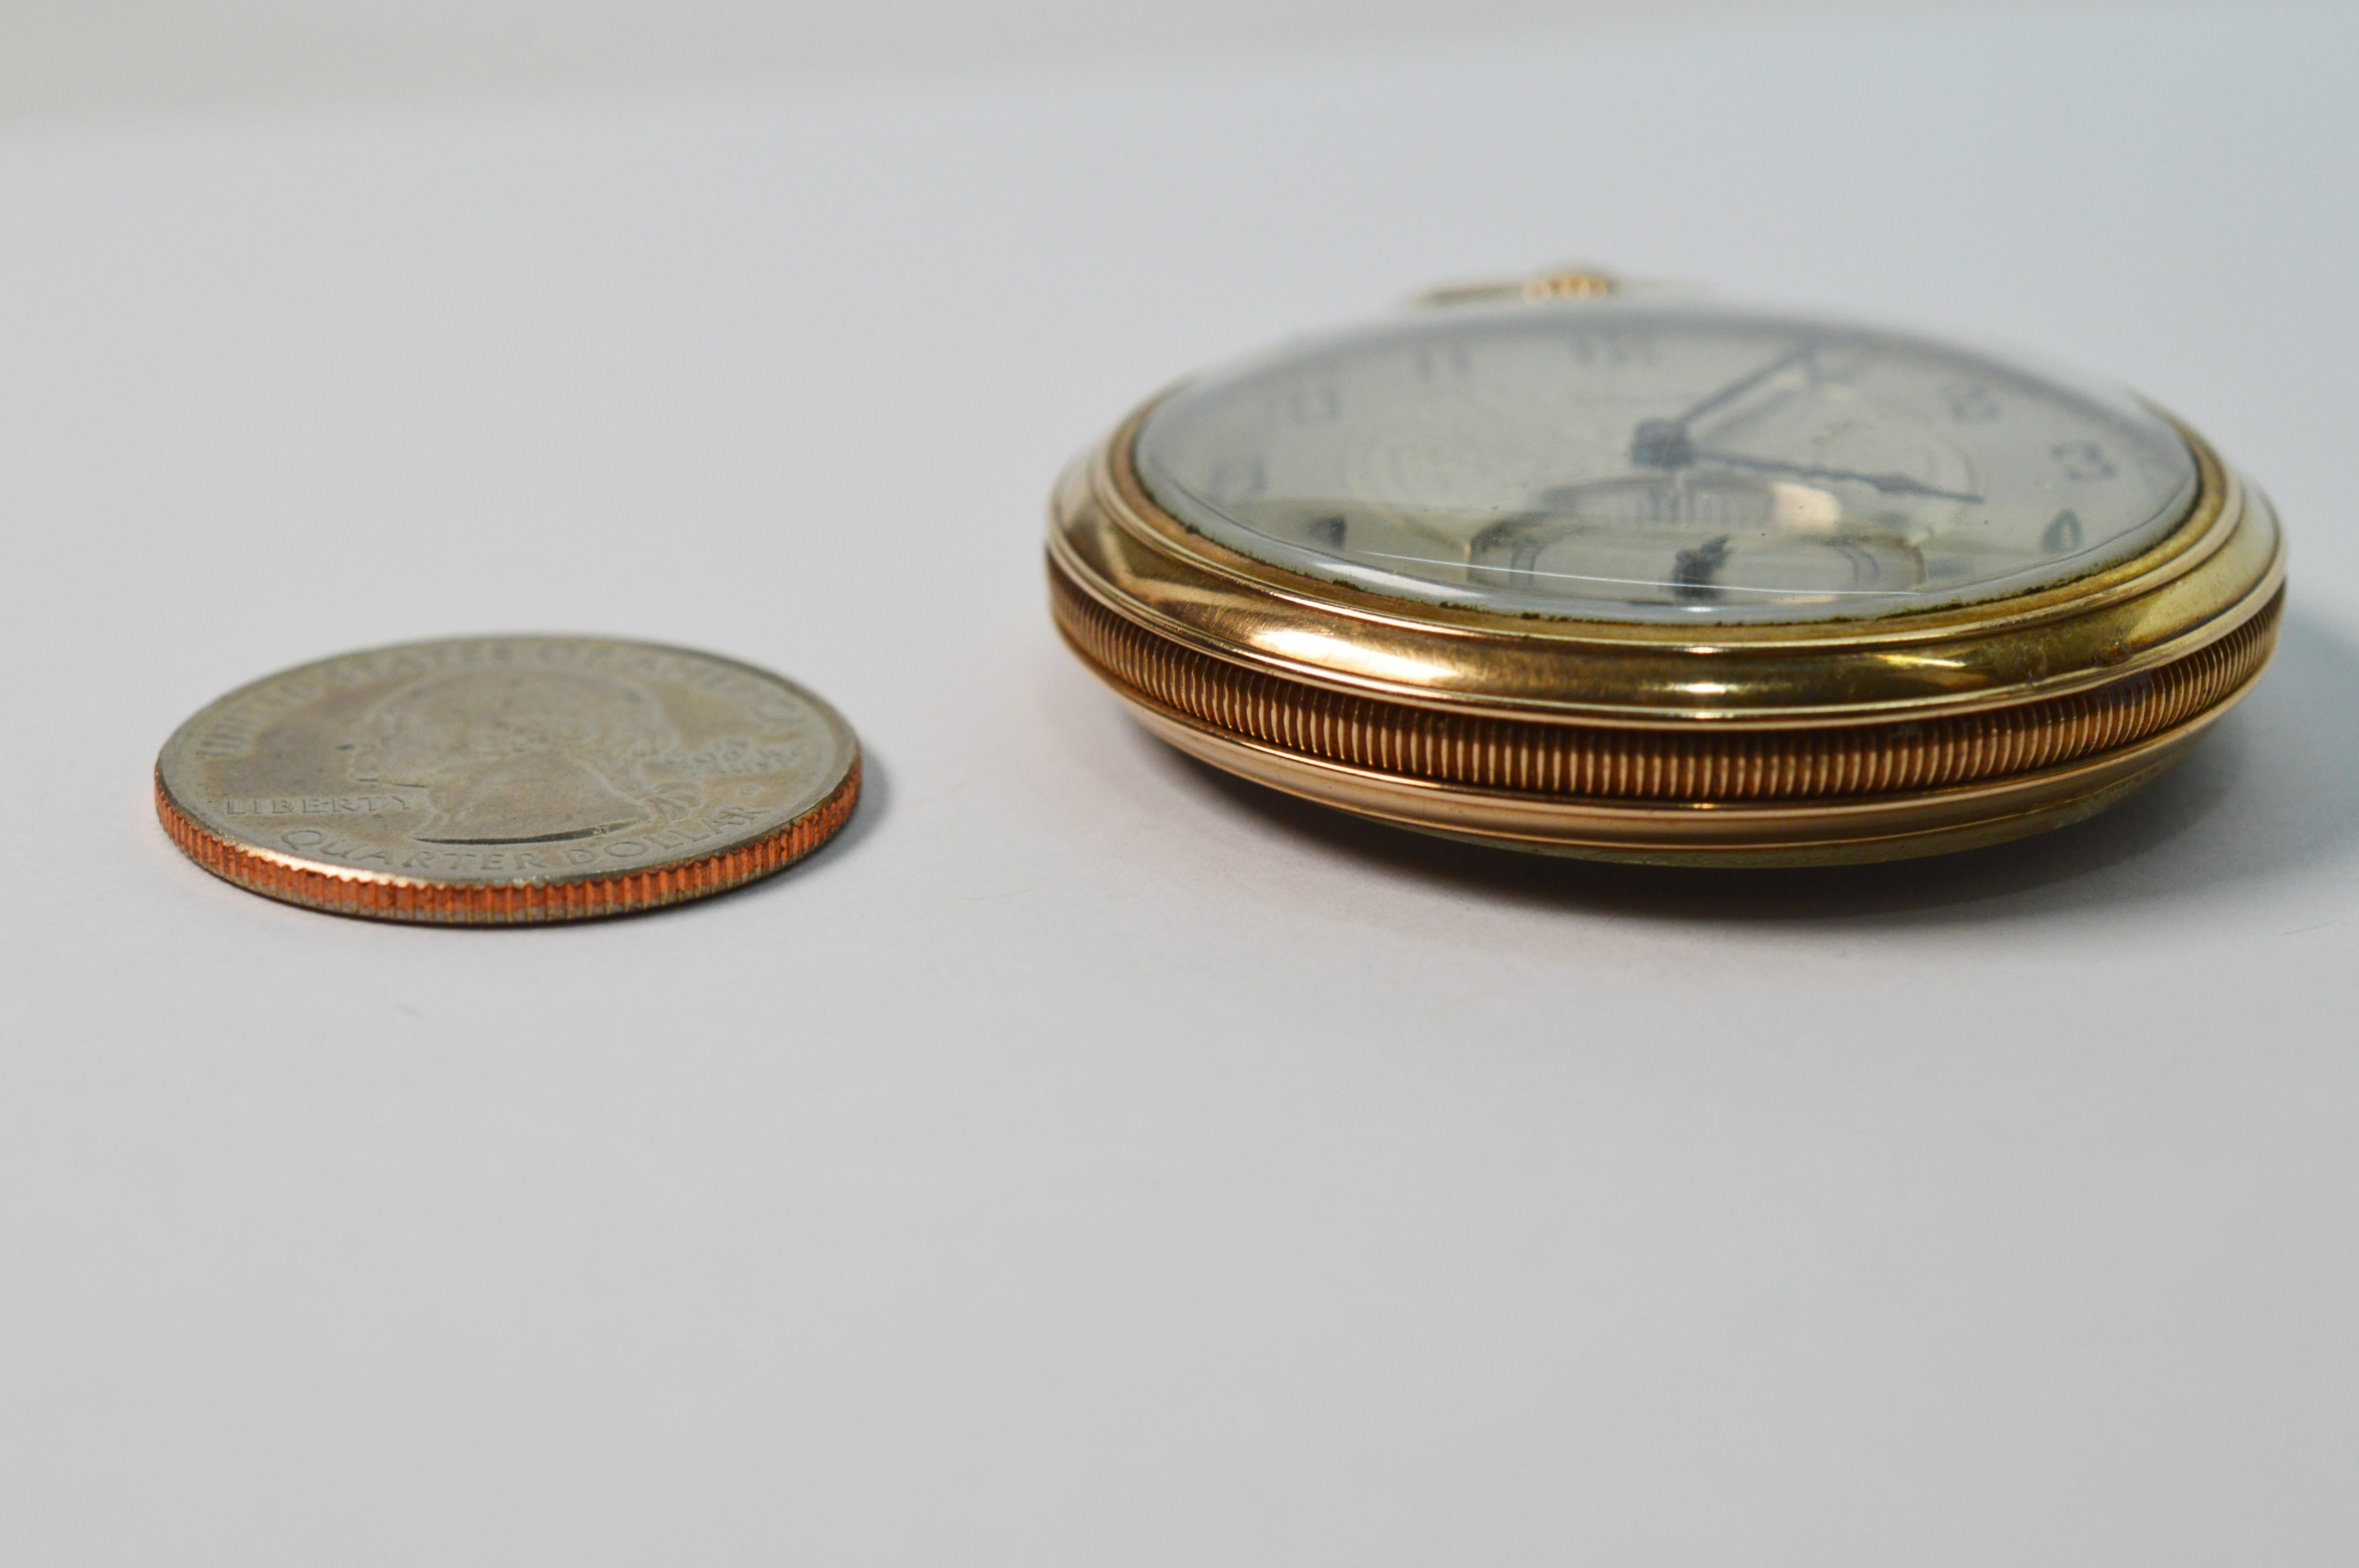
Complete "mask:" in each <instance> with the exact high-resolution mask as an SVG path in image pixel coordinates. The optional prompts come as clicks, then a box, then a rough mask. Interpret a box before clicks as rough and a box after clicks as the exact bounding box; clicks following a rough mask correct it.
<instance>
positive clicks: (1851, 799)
mask: <svg viewBox="0 0 2359 1568" xmlns="http://www.w3.org/2000/svg"><path fill="white" fill-rule="evenodd" d="M2284 576H2285V549H2284V545H2283V541H2282V538H2281V535H2280V534H2279V530H2278V526H2277V518H2276V516H2275V514H2274V513H2273V512H2272V511H2271V509H2270V507H2269V504H2268V503H2267V500H2266V499H2265V498H2264V497H2263V496H2262V495H2261V493H2260V492H2258V491H2257V490H2256V489H2255V488H2254V487H2253V486H2251V485H2250V484H2248V483H2246V482H2245V481H2243V480H2242V479H2240V478H2239V477H2238V476H2237V475H2236V474H2235V472H2234V470H2230V469H2229V468H2227V467H2226V466H2225V465H2224V464H2223V463H2222V461H2221V460H2219V458H2218V457H2217V456H2215V455H2214V454H2213V452H2212V449H2211V448H2210V447H2209V446H2208V445H2206V444H2205V443H2204V441H2203V439H2202V438H2201V437H2199V436H2197V435H2196V434H2195V433H2194V432H2193V431H2191V430H2190V429H2189V428H2187V427H2185V426H2184V425H2182V424H2180V423H2179V422H2178V421H2177V420H2175V419H2173V418H2172V417H2171V416H2169V415H2168V414H2165V413H2163V412H2162V411H2161V410H2159V409H2158V408H2156V407H2154V406H2152V405H2150V404H2147V403H2145V402H2143V401H2141V400H2139V399H2138V398H2136V397H2135V396H2133V395H2129V394H2127V393H2125V392H2122V391H2119V390H2116V389H2114V388H2113V387H2110V386H2108V385H2105V384H2102V383H2097V382H2093V381H2089V380H2086V379H2083V378H2082V377H2079V376H2076V375H2073V374H2071V373H2060V372H2057V371H2054V370H2050V369H2048V368H2046V367H2044V366H2040V365H2038V364H2036V363H2032V362H2025V361H2022V360H2020V359H2018V358H2017V357H2014V356H2012V355H2006V354H2000V353H1994V352H1991V351H1985V350H1982V349H1977V348H1967V347H1961V346H1957V345H1954V344H1951V343H1947V342H1943V341H1938V340H1936V339H1932V338H1928V337H1922V336H1919V335H1915V334H1912V333H1909V332H1905V331H1896V330H1886V329H1883V328H1877V327H1869V326H1863V325H1858V324H1854V323H1850V322H1845V321H1839V320H1829V319H1817V318H1814V317H1806V316H1799V315H1795V314H1792V313H1788V312H1782V311H1775V310H1767V309H1761V308H1749V307H1745V306H1740V305H1734V304H1724V303H1719V302H1714V301H1711V300H1708V299H1703V298H1699V297H1674V296H1665V295H1655V296H1649V295H1648V294H1647V293H1645V292H1643V291H1639V290H1625V289H1622V288H1619V287H1616V286H1615V285H1614V282H1613V281H1612V280H1611V279H1610V278H1608V277H1606V276H1603V275H1600V274H1596V273H1591V272H1585V271H1580V272H1564V273H1557V274H1551V275H1548V276H1542V277H1540V278H1538V279H1535V280H1533V281H1531V282H1528V283H1524V284H1519V285H1513V286H1504V287H1495V288H1468V289H1456V290H1447V291H1443V292H1441V293H1440V294H1437V295H1431V296H1428V297H1427V299H1426V300H1425V301H1424V302H1422V305H1421V308H1416V309H1412V310H1408V311H1405V312H1402V313H1400V314H1398V315H1396V316H1394V317H1392V318H1390V319H1381V320H1377V321H1375V322H1373V323H1369V324H1365V325H1361V326H1357V327H1353V328H1349V329H1346V330H1339V331H1332V332H1329V333H1326V334H1324V335H1321V336H1316V337H1310V338H1305V339H1302V340H1299V341H1293V342H1289V343H1287V344H1285V345H1283V346H1280V347H1278V348H1277V349H1275V350H1273V351H1268V352H1266V353H1263V354H1261V355H1259V356H1257V357H1255V358H1250V359H1247V360H1244V361H1242V362H1236V363H1234V364H1229V365H1226V366H1223V367H1221V368H1218V369H1214V370H1212V371H1209V372H1206V373H1201V374H1199V375H1197V376H1194V377H1192V378H1190V379H1189V380H1186V381H1183V382H1181V383H1180V384H1178V385H1177V386H1176V387H1173V388H1171V389H1170V390H1168V391H1166V392H1165V393H1163V394H1162V395H1158V396H1157V397H1155V398H1153V399H1152V400H1150V401H1149V402H1148V403H1147V405H1146V406H1144V407H1142V408H1140V409H1138V410H1137V411H1136V412H1135V413H1134V414H1132V415H1131V416H1129V417H1128V418H1127V419H1125V420H1124V421H1123V422H1122V424H1121V425H1120V426H1118V427H1116V428H1115V429H1114V432H1113V434H1112V435H1111V436H1109V437H1108V438H1106V439H1105V440H1104V441H1103V442H1102V443H1101V444H1099V445H1098V446H1097V447H1096V448H1095V449H1093V450H1092V451H1091V452H1089V453H1088V454H1086V455H1085V456H1084V457H1083V458H1082V460H1079V461H1077V462H1076V463H1075V464H1074V465H1073V466H1072V467H1071V469H1069V470H1067V472H1066V473H1065V475H1064V477H1063V478H1062V480H1061V481H1060V483H1059V485H1058V487H1057V490H1056V492H1055V497H1054V501H1053V503H1052V508H1051V517H1050V526H1049V584H1050V598H1051V604H1052V608H1053V611H1054V615H1055V618H1056V622H1057V625H1058V626H1059V628H1060V630H1061V631H1062V633H1064V636H1065V638H1066V640H1067V641H1068V642H1069V643H1071V646H1072V648H1073V650H1074V652H1075V653H1077V654H1079V655H1080V656H1081V658H1082V661H1083V662H1084V663H1085V664H1086V665H1088V666H1089V667H1090V669H1091V670H1092V671H1093V672H1094V673H1095V674H1096V675H1097V676H1099V677H1100V678H1101V679H1103V681H1104V682H1105V683H1106V684H1107V685H1108V686H1110V687H1113V688H1114V691H1115V693H1117V694H1118V695H1119V696H1120V697H1122V698H1123V700H1124V701H1125V702H1126V703H1127V704H1128V705H1129V707H1130V708H1131V709H1132V711H1133V712H1134V713H1135V714H1136V717H1137V718H1138V719H1140V720H1141V721H1143V722H1144V723H1145V724H1146V726H1147V728H1148V729H1149V730H1152V731H1154V732H1155V733H1156V734H1157V735H1159V736H1161V737H1162V738H1163V739H1164V740H1166V741H1170V742H1171V743H1172V744H1174V745H1176V746H1178V747H1179V748H1180V749H1181V750H1182V751H1185V752H1190V754H1192V755H1194V756H1196V757H1199V758H1201V759H1202V760H1203V761H1205V762H1210V763H1212V765H1214V766H1216V767H1220V768H1224V769H1227V770H1229V771H1230V772H1232V773H1238V774H1241V775H1243V776H1244V777H1245V778H1248V779H1252V780H1255V781H1256V782H1258V783H1260V784H1266V785H1270V786H1273V787H1275V788H1277V789H1280V790H1285V791H1288V792H1290V793H1292V794H1294V795H1300V796H1303V797H1306V798H1308V799H1310V800H1314V801H1319V802H1322V803H1324V804H1326V805H1329V806H1337V807H1341V808H1343V810H1346V811H1351V812H1356V813H1358V814H1360V815H1362V816H1370V817H1375V818H1379V819H1381V820H1384V821H1386V822H1391V823H1396V824H1399V825H1401V826H1404V827H1412V828H1419V829H1423V830H1426V831H1429V832H1433V833H1440V834H1444V835H1448V836H1451V837H1453V838H1468V839H1474V840H1478V841H1481V842H1484V843H1490V844H1497V845H1505V846H1509V847H1514V848H1519V849H1534V850H1542V851H1547V852H1550V853H1556V854H1564V855H1575V856H1586V857H1593V858H1602V859H1609V860H1642V861H1658V862H1674V863H1689V864H1719V865H1780V864H1809V863H1829V862H1841V861H1856V860H1890V859H1897V858H1901V857H1905V856H1912V855H1925V854H1933V853H1939V852H1941V851H1945V850H1951V849H1968V848H1972V847H1974V846H1977V845H1983V844H1989V843H1995V842H1997V841H2000V840H2003V839H2007V838H2017V837H2019V836H2021V835H2025V834H2028V833H2034V832H2038V831H2039V830H2041V829H2045V828H2050V827H2060V826H2062V825H2064V824H2067V823H2070V822H2073V821H2077V820H2079V819H2081V818H2082V817H2086V816H2091V815H2093V813H2095V812H2098V811H2100V810H2103V809H2104V807H2105V806H2109V805H2111V804H2113V803H2114V802H2116V801H2119V800H2121V799H2123V798H2124V797H2125V796H2126V795H2130V794H2131V793H2132V792H2134V791H2136V790H2137V789H2139V788H2140V787H2142V786H2143V785H2145V784H2148V783H2150V782H2152V781H2153V780H2154V779H2155V778H2156V777H2157V776H2158V775H2159V774H2160V773H2162V771H2163V770H2164V769H2166V768H2168V767H2169V766H2170V765H2171V763H2173V762H2176V761H2178V760H2179V759H2180V757H2181V756H2182V755H2183V754H2184V753H2185V752H2186V751H2187V749H2188V748H2189V746H2190V745H2191V744H2192V743H2193V742H2194V741H2196V740H2197V738H2198V737H2199V736H2201V733H2202V732H2203V730H2205V728H2206V727H2207V726H2209V725H2210V724H2211V723H2212V721H2213V720H2214V719H2218V718H2219V717H2220V716H2221V714H2222V713H2223V712H2225V711H2226V710H2227V708H2229V706H2230V705H2231V704H2233V703H2234V702H2235V701H2236V700H2237V699H2238V698H2239V697H2242V696H2243V695H2244V694H2245V692H2246V691H2248V690H2249V689H2251V687H2252V685H2253V683H2254V681H2255V680H2256V679H2257V678H2258V676H2260V673H2261V670H2262V667H2263V666H2264V665H2266V664H2267V661H2268V658H2269V654H2270V653H2271V651H2272V649H2273V647H2274V644H2275V641H2276V633H2277V614H2278V610H2279V606H2280V603H2281V601H2282V598H2283V593H2282V588H2283V582H2284Z"/></svg>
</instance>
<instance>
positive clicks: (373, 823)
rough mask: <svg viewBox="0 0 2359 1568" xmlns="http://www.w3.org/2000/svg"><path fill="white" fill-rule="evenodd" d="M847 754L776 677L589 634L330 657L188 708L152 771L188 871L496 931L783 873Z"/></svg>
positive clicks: (838, 724) (850, 748)
mask: <svg viewBox="0 0 2359 1568" xmlns="http://www.w3.org/2000/svg"><path fill="white" fill-rule="evenodd" d="M859 793H860V746H859V742H858V741H857V740H856V739H855V738H854V737H853V732H852V728H851V726H850V725H848V724H846V723H845V722H844V720H843V717H842V716H841V715H839V714H838V713H837V712H836V711H835V710H834V709H833V708H831V707H829V706H828V705H827V704H826V703H825V702H824V701H822V700H821V699H820V698H819V697H816V696H814V695H812V694H811V693H810V692H809V691H807V690H805V689H804V688H803V687H799V686H797V685H796V684H795V683H793V682H792V681H789V680H786V679H784V678H782V677H781V676H776V675H773V674H771V673H770V672H768V671H766V670H762V669H757V668H756V667H755V666H753V665H744V664H739V663H737V662H736V661H734V660H732V659H723V658H718V657H715V656H714V655H712V654H701V653H697V652H694V651H692V650H690V649H686V648H672V647H663V646H659V645H657V644H653V643H630V642H620V641H616V640H614V639H610V638H603V637H537V636H515V637H462V638H451V639H449V640H447V641H441V642H431V643H406V644H403V645H401V646H398V647H391V648H378V649H374V650H371V651H368V652H365V653H357V654H344V655H342V656H341V657H338V658H332V659H326V660H322V661H321V662H320V663H318V664H313V665H303V666H301V667H300V668H298V669H291V670H288V671H285V672H283V673H282V674H279V675H275V676H268V677H266V678H265V679H262V680H259V681H256V682H255V683H254V684H253V685H251V686H248V687H241V688H240V689H239V690H236V691H234V692H232V693H230V694H229V695H228V696H226V697H223V698H221V699H220V700H219V701H217V702H214V703H213V704H212V705H211V706H210V707H207V708H204V709H202V710H201V711H200V712H199V713H197V714H196V715H195V716H194V717H192V718H190V719H189V721H188V722H187V723H185V724H183V725H181V726H180V728H179V730H177V731H175V732H174V733H173V735H172V738H171V739H170V740H169V741H166V742H165V743H164V749H163V752H162V753H161V754H160V755H158V758H157V760H156V804H157V814H158V817H159V818H160V819H161V820H162V822H163V824H164V827H165V830H166V831H167V832H168V833H169V834H170V835H171V837H172V838H173V841H174V842H175V843H177V844H179V847H180V848H181V849H183V850H185V851H186V852H187V853H188V854H189V855H190V858H191V859H193V860H196V861H197V862H198V864H200V865H201V866H203V867H204V868H205V869H206V870H208V871H212V872H214V873H216V874H217V875H220V876H223V877H224V878H226V879H228V880H229V881H234V882H235V883H237V884H238V885H239V886H241V887H245V888H247V889H249V890H251V891H253V892H259V893H263V894H265V895H266V896H269V897H272V898H277V899H282V900H285V901H287V902H288V903H299V904H304V905H307V906H309V907H312V908H319V909H328V910H332V911H335V912H337V913H341V914H362V915H371V916H375V917H379V918H384V919H392V920H415V921H431V922H437V923H456V924H509V923H517V922H534V921H549V920H569V919H581V918H585V917H590V916H596V915H603V914H622V913H625V912H627V911H630V910H635V909H645V908H649V907H653V906H655V905H658V904H665V903H679V902H680V901H681V900H684V899H690V898H698V897H701V896H704V895H706V894H709V893H713V892H722V891H723V890H724V889H726V888H730V887H734V886H737V885H739V884H740V883H743V882H746V881H753V880H755V879H756V878H758V877H762V876H766V875H768V874H770V873H771V872H773V871H779V870H781V869H783V868H784V867H786V866H788V865H789V864H791V863H792V862H793V861H795V860H799V859H800V858H801V857H802V856H804V855H807V854H809V853H810V851H811V850H812V849H817V848H818V847H819V846H820V845H821V843H824V842H825V841H826V840H827V839H828V838H830V837H832V835H833V834H834V833H835V832H836V830H837V829H839V828H840V827H843V823H844V822H845V821H846V820H847V819H849V817H850V816H851V814H852V810H853V806H854V804H855V803H856V802H857V800H858V798H859Z"/></svg>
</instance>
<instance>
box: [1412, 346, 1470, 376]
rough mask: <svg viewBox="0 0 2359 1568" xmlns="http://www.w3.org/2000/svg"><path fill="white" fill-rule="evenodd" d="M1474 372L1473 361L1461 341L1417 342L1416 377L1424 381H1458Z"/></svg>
mask: <svg viewBox="0 0 2359 1568" xmlns="http://www.w3.org/2000/svg"><path fill="white" fill-rule="evenodd" d="M1473 373H1474V362H1473V358H1472V357H1470V356H1469V355H1468V354H1467V352H1466V345H1465V344H1463V343H1419V345H1418V346H1417V379H1418V380H1419V381H1425V382H1434V381H1441V380H1445V379H1447V380H1451V381H1458V380H1463V379H1464V378H1465V377H1467V376H1470V375H1472V374H1473Z"/></svg>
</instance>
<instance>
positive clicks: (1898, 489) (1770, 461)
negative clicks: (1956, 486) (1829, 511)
mask: <svg viewBox="0 0 2359 1568" xmlns="http://www.w3.org/2000/svg"><path fill="white" fill-rule="evenodd" d="M1695 461H1697V462H1700V463H1721V464H1724V465H1725V466H1727V467H1729V468H1733V469H1758V470H1762V471H1763V472H1766V473H1789V474H1792V475H1794V476H1795V477H1796V478H1797V479H1835V480H1850V481H1853V482H1854V483H1857V484H1864V485H1868V486H1871V487H1873V488H1874V489H1876V490H1879V491H1882V492H1884V493H1886V494H1887V495H1931V496H1938V497H1939V498H1940V499H1941V500H1943V501H1964V502H1973V503H1979V502H1980V501H1981V500H1982V497H1981V496H1979V495H1969V494H1967V493H1966V492H1964V491H1962V490H1943V489H1941V488H1940V486H1938V485H1931V484H1926V483H1923V482H1922V481H1918V480H1913V479H1910V478H1909V477H1908V475H1907V474H1905V473H1861V472H1859V471H1858V470H1854V469H1831V468H1821V467H1820V466H1819V465H1818V464H1816V463H1784V462H1779V461H1778V460H1777V459H1775V458H1746V457H1739V456H1737V455H1736V454H1735V453H1734V452H1698V453H1696V454H1695Z"/></svg>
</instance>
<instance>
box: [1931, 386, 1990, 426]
mask: <svg viewBox="0 0 2359 1568" xmlns="http://www.w3.org/2000/svg"><path fill="white" fill-rule="evenodd" d="M1941 400H1942V401H1943V402H1944V403H1947V404H1948V405H1949V406H1950V417H1951V418H1952V419H1955V420H1956V421H1957V422H1958V423H1959V424H1961V425H1986V424H1988V423H1989V422H1990V421H1992V420H1993V419H1995V418H1997V417H1998V399H1997V398H1995V397H1994V396H1992V395H1991V389H1990V388H1989V387H1987V386H1982V385H1978V384H1974V383H1972V382H1968V383H1965V384H1961V385H1957V386H1949V387H1944V388H1942V390H1941Z"/></svg>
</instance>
